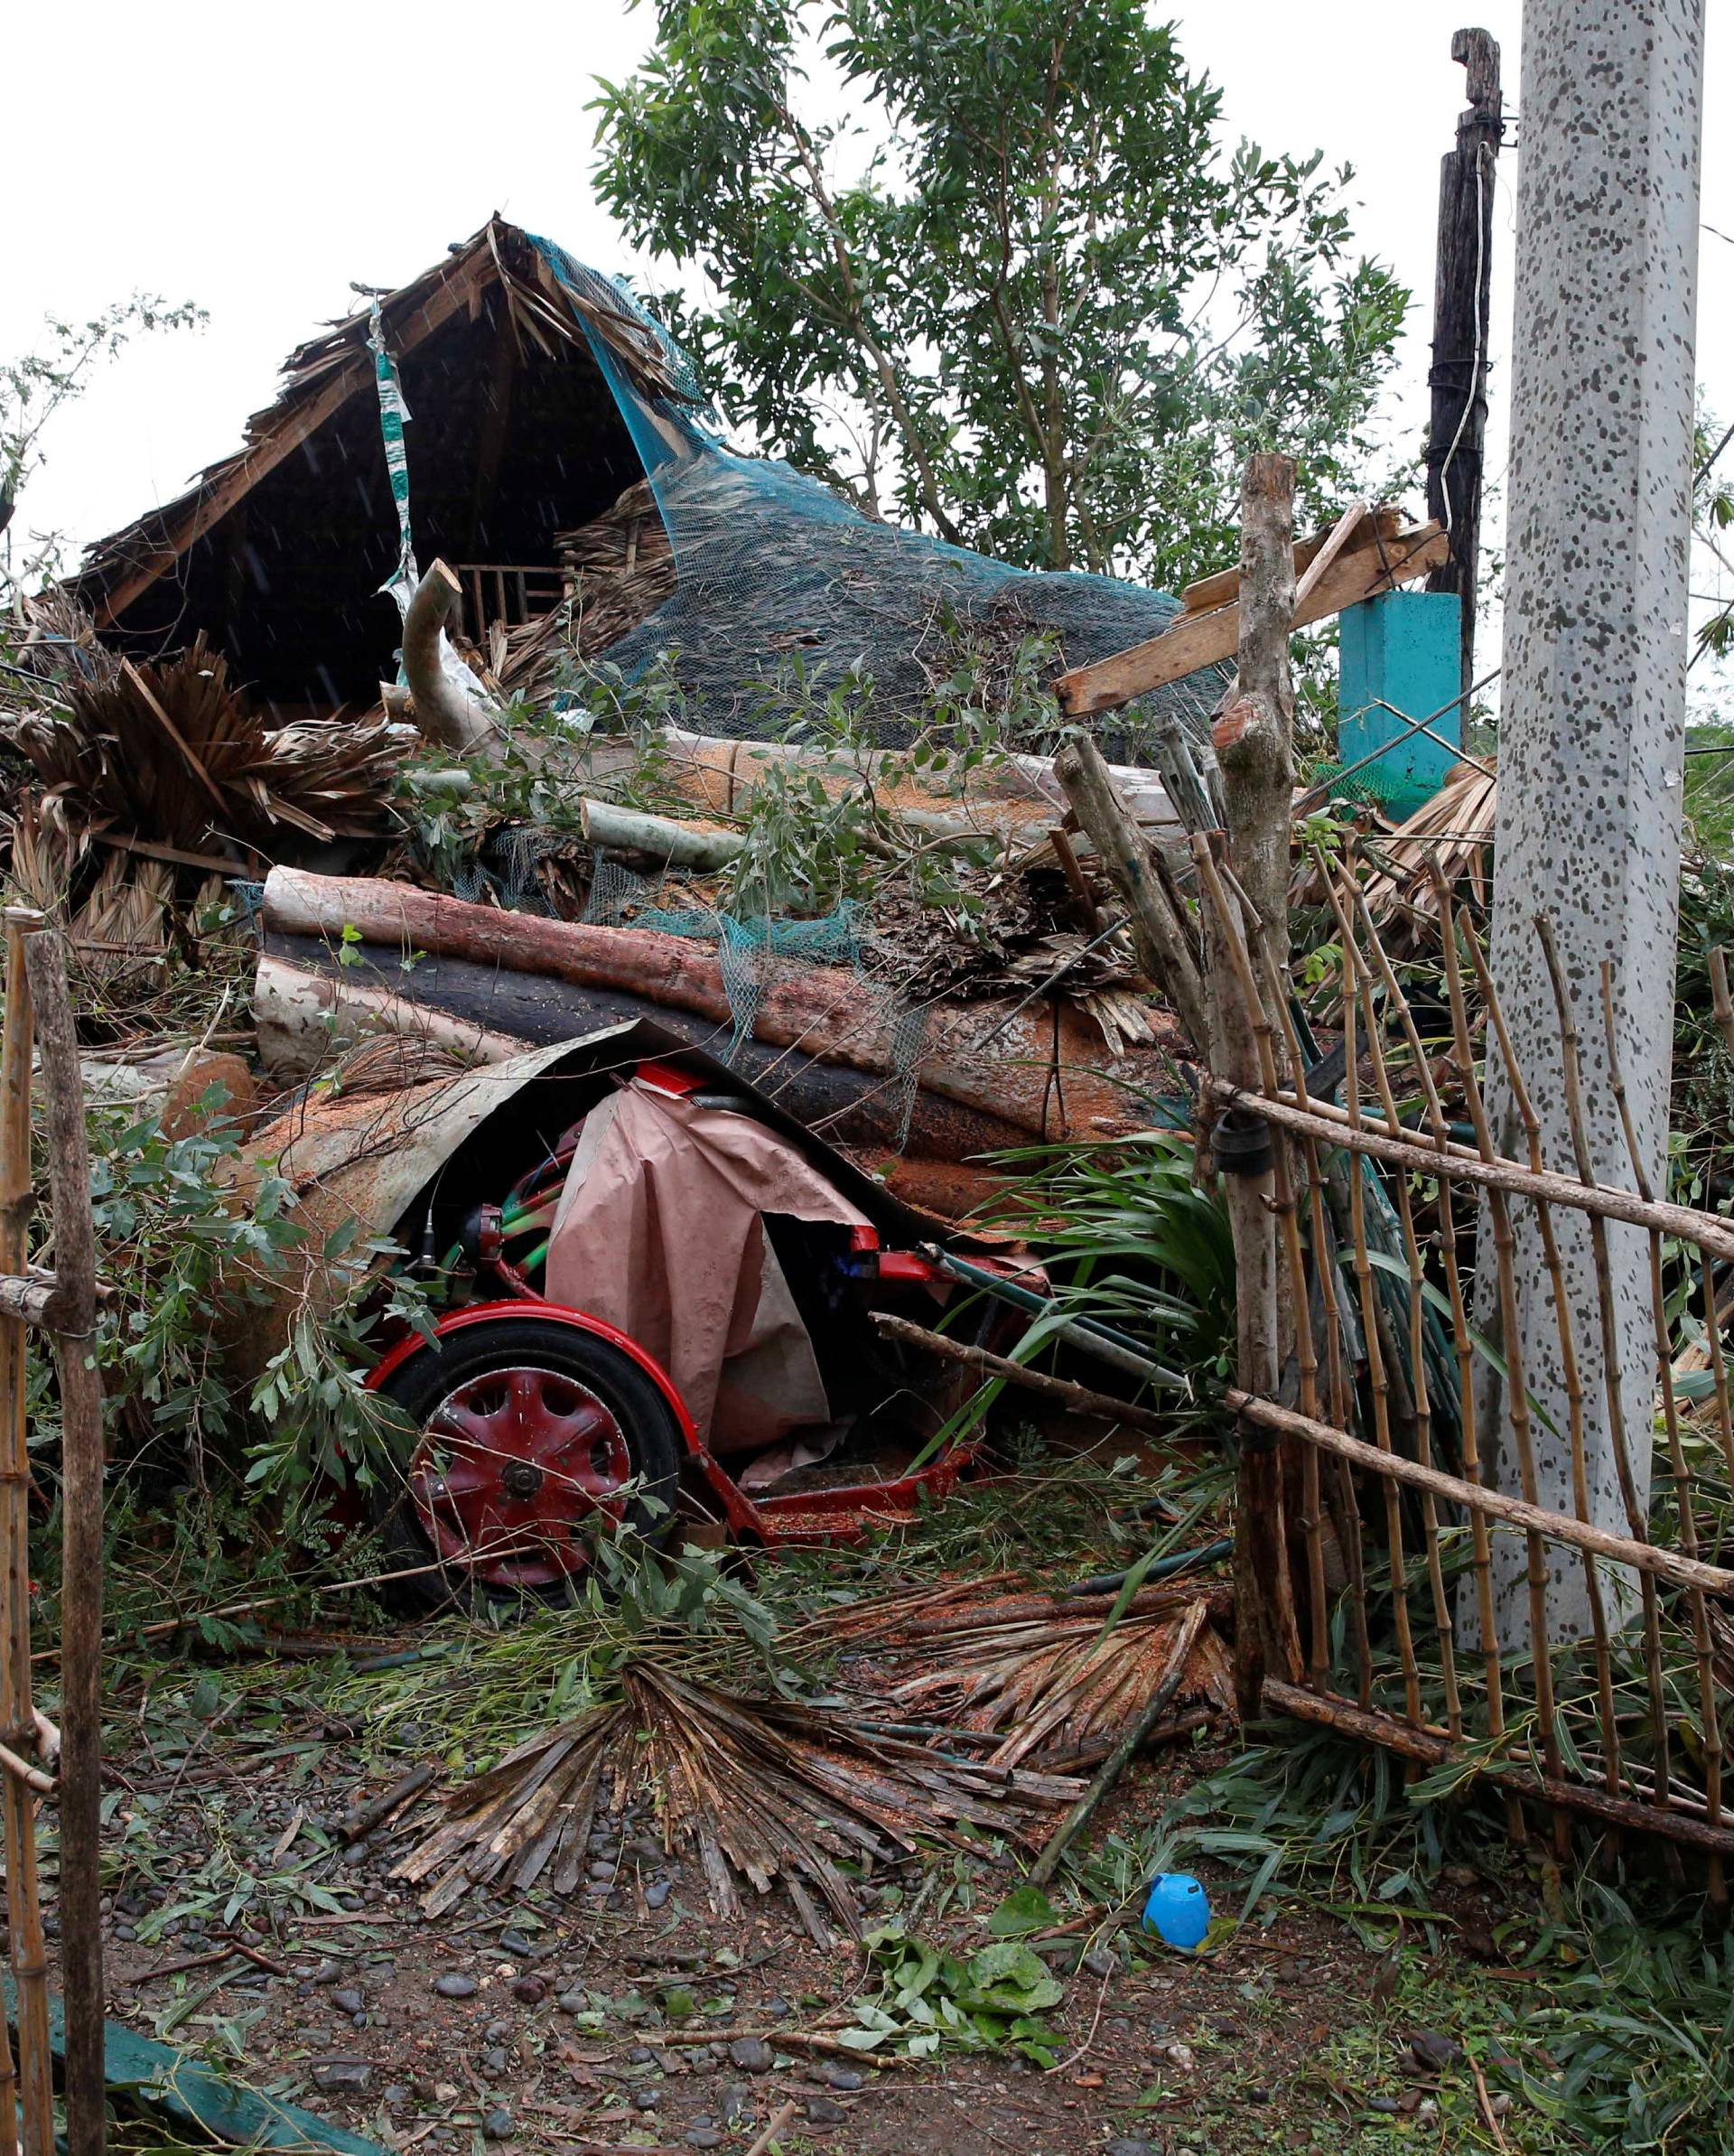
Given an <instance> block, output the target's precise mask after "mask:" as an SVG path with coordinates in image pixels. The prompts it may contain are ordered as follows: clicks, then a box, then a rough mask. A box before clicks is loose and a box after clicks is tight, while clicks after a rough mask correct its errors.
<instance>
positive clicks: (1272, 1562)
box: [1198, 454, 1301, 1718]
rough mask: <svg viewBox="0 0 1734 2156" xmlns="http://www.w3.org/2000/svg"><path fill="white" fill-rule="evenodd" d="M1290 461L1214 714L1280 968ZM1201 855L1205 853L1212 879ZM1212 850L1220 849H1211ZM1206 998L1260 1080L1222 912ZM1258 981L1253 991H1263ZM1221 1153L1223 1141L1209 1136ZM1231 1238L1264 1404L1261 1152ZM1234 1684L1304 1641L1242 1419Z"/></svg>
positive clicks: (1237, 1070) (1272, 1298) (1276, 1374)
mask: <svg viewBox="0 0 1734 2156" xmlns="http://www.w3.org/2000/svg"><path fill="white" fill-rule="evenodd" d="M1294 589H1295V586H1294V465H1293V462H1291V459H1289V458H1288V457H1283V456H1274V455H1269V454H1260V455H1257V456H1254V457H1251V458H1249V459H1248V460H1247V464H1246V471H1245V477H1244V478H1243V480H1242V481H1241V490H1240V649H1239V655H1238V656H1239V672H1238V675H1237V677H1236V679H1235V686H1233V688H1231V689H1230V690H1229V692H1228V694H1227V695H1226V697H1225V698H1224V699H1223V707H1222V710H1221V712H1220V714H1218V716H1217V723H1216V728H1215V742H1216V751H1217V762H1218V763H1219V764H1220V765H1221V767H1222V790H1223V796H1224V800H1225V803H1226V817H1227V826H1228V841H1229V848H1230V852H1231V854H1232V860H1233V865H1234V869H1235V874H1236V875H1237V877H1238V878H1239V881H1240V884H1241V888H1242V889H1243V890H1244V891H1245V893H1246V895H1247V897H1248V899H1249V900H1250V901H1251V902H1252V905H1253V907H1254V910H1255V911H1256V913H1257V915H1258V919H1259V925H1260V927H1261V929H1263V934H1264V936H1265V938H1267V940H1268V944H1269V947H1270V950H1271V951H1272V953H1273V956H1274V957H1275V960H1276V963H1277V965H1278V966H1285V965H1286V964H1287V962H1288V955H1289V856H1290V847H1291V840H1292V823H1293V803H1294V683H1293V680H1292V677H1291V673H1290V668H1289V631H1290V628H1291V624H1292V622H1293V620H1294ZM1217 843H1220V842H1219V841H1218V842H1217ZM1198 844H1199V845H1206V846H1207V842H1206V841H1203V840H1200V841H1198ZM1208 858H1209V857H1208V852H1206V853H1205V854H1203V855H1202V856H1201V857H1200V860H1199V867H1200V871H1201V872H1206V871H1207V864H1208ZM1199 916H1200V919H1201V921H1202V924H1203V928H1204V945H1205V952H1206V957H1207V966H1206V975H1207V985H1208V992H1209V1003H1210V1069H1211V1070H1212V1072H1213V1073H1214V1075H1215V1076H1216V1077H1217V1078H1226V1079H1227V1080H1228V1081H1229V1082H1230V1083H1231V1084H1233V1085H1235V1086H1241V1087H1246V1088H1248V1089H1249V1090H1252V1091H1256V1090H1257V1089H1258V1088H1259V1086H1260V1084H1261V1074H1260V1066H1259V1056H1258V1047H1257V1038H1256V1034H1255V1031H1254V1025H1255V1022H1256V1019H1255V1013H1253V1012H1252V1011H1249V1010H1248V1009H1247V1007H1246V1003H1245V997H1244V996H1243V995H1242V994H1240V993H1238V991H1237V986H1236V974H1235V960H1234V957H1233V954H1232V950H1231V947H1230V945H1229V942H1228V930H1227V927H1226V921H1225V919H1224V917H1223V914H1222V912H1221V911H1220V910H1218V909H1216V908H1213V907H1211V906H1209V905H1203V906H1201V907H1200V909H1199ZM1259 987H1260V991H1261V992H1262V990H1263V984H1260V985H1259ZM1218 1149H1219V1152H1220V1140H1219V1141H1218ZM1223 1195H1224V1198H1225V1199H1226V1203H1227V1208H1228V1221H1229V1227H1230V1229H1231V1231H1232V1233H1233V1236H1234V1243H1235V1369H1236V1372H1237V1378H1236V1382H1237V1383H1238V1385H1239V1386H1240V1387H1241V1389H1242V1390H1243V1391H1244V1392H1248V1393H1253V1394H1255V1395H1261V1396H1263V1397H1264V1398H1266V1399H1273V1398H1274V1397H1275V1396H1276V1394H1277V1391H1278V1389H1279V1386H1280V1385H1281V1381H1282V1366H1283V1363H1284V1360H1285V1359H1286V1357H1287V1354H1288V1350H1289V1348H1290V1345H1291V1339H1290V1338H1289V1337H1287V1336H1289V1335H1291V1332H1292V1321H1293V1312H1292V1311H1290V1310H1288V1309H1287V1305H1286V1300H1285V1297H1284V1294H1283V1292H1282V1281H1281V1274H1280V1268H1279V1266H1278V1264H1277V1247H1276V1221H1275V1215H1274V1212H1273V1201H1274V1198H1275V1182H1274V1180H1273V1166H1272V1162H1271V1158H1270V1155H1269V1154H1268V1153H1267V1154H1266V1156H1265V1162H1264V1165H1263V1168H1262V1169H1260V1170H1258V1171H1255V1172H1253V1173H1247V1172H1240V1173H1235V1174H1225V1175H1224V1177H1223ZM1300 1673H1301V1643H1300V1633H1299V1630H1298V1628H1297V1625H1296V1619H1295V1611H1294V1603H1293V1598H1292V1595H1291V1592H1290V1591H1289V1587H1288V1547H1287V1535H1286V1532H1285V1528H1284V1520H1283V1501H1282V1461H1281V1459H1280V1457H1279V1455H1278V1453H1277V1451H1276V1449H1275V1448H1274V1446H1273V1445H1272V1443H1271V1442H1270V1440H1269V1438H1268V1436H1267V1434H1266V1433H1264V1432H1263V1431H1260V1430H1256V1429H1254V1428H1253V1427H1252V1426H1251V1425H1250V1424H1246V1423H1243V1424H1242V1427H1241V1450H1240V1463H1239V1468H1238V1470H1237V1474H1236V1481H1235V1691H1236V1693H1237V1694H1238V1695H1239V1702H1240V1709H1241V1713H1242V1715H1243V1717H1244V1718H1251V1717H1252V1716H1254V1715H1256V1714H1257V1713H1259V1712H1260V1698H1261V1694H1262V1691H1263V1682H1264V1679H1265V1677H1266V1676H1274V1677H1278V1678H1282V1679H1290V1680H1292V1679H1294V1678H1297V1677H1298V1676H1299V1675H1300Z"/></svg>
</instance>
